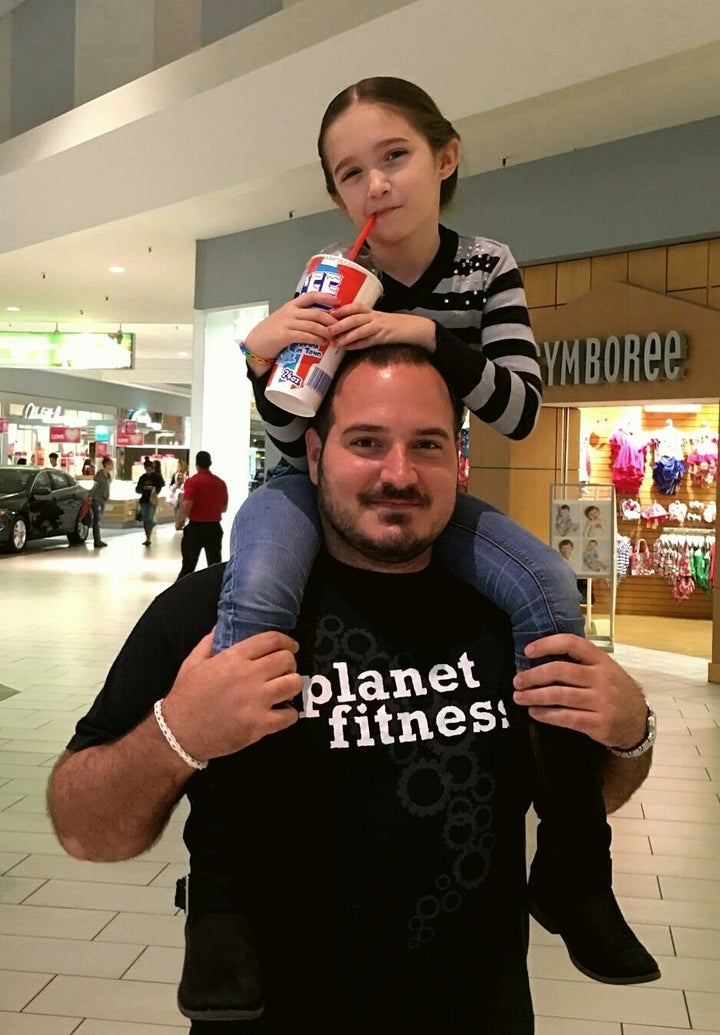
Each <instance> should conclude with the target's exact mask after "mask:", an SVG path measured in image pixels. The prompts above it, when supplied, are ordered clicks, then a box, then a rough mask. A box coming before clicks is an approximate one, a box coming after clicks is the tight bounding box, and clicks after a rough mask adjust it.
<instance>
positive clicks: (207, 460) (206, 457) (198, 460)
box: [195, 449, 212, 471]
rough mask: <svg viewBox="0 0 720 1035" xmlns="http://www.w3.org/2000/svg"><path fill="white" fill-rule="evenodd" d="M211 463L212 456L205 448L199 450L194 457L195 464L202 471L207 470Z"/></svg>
mask: <svg viewBox="0 0 720 1035" xmlns="http://www.w3.org/2000/svg"><path fill="white" fill-rule="evenodd" d="M211 465H212V457H211V456H210V454H209V453H208V451H207V449H201V450H199V451H198V453H197V455H196V457H195V466H196V467H199V468H200V469H201V470H202V471H207V470H208V469H209V468H210V466H211Z"/></svg>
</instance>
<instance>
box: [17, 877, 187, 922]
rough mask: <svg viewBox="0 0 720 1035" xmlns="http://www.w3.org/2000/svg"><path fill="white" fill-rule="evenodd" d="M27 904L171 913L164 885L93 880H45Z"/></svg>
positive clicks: (172, 908) (173, 906)
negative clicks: (105, 882) (150, 886)
mask: <svg viewBox="0 0 720 1035" xmlns="http://www.w3.org/2000/svg"><path fill="white" fill-rule="evenodd" d="M27 904H28V905H30V906H69V907H70V908H73V909H108V910H118V911H120V910H122V912H124V913H165V914H169V915H172V914H174V912H175V909H176V907H175V904H174V903H173V896H172V895H171V894H168V891H167V890H166V889H165V888H146V887H134V886H133V885H129V884H100V883H97V882H94V881H75V880H48V881H45V882H44V883H43V885H42V887H40V888H39V889H38V890H37V891H36V892H34V893H33V894H32V895H31V896H30V898H29V899H28V900H27Z"/></svg>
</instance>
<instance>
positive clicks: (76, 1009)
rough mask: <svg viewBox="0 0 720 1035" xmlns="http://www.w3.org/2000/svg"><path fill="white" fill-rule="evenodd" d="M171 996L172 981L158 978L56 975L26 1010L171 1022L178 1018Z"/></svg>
mask: <svg viewBox="0 0 720 1035" xmlns="http://www.w3.org/2000/svg"><path fill="white" fill-rule="evenodd" d="M175 996H176V990H175V988H174V987H173V986H172V985H168V984H163V983H160V982H153V981H113V980H111V979H110V978H94V977H64V976H63V975H60V976H59V977H56V978H55V979H54V980H53V981H51V982H50V984H49V985H47V986H46V987H45V988H44V989H43V990H42V991H41V992H40V994H39V995H36V996H35V998H34V999H33V1001H32V1003H31V1004H30V1006H29V1008H28V1010H27V1011H26V1012H27V1013H39V1014H60V1015H61V1016H69V1017H95V1018H97V1019H98V1020H106V1021H135V1022H144V1021H149V1022H150V1023H152V1024H167V1025H172V1024H174V1023H175V1021H176V1020H177V1018H178V1012H177V1004H176V1002H175Z"/></svg>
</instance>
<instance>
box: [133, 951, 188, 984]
mask: <svg viewBox="0 0 720 1035" xmlns="http://www.w3.org/2000/svg"><path fill="white" fill-rule="evenodd" d="M183 956H184V952H183V950H182V949H180V948H177V949H171V948H161V947H160V946H155V945H149V946H148V947H147V949H146V950H145V952H143V954H142V956H139V957H138V958H137V960H135V962H134V963H133V965H132V966H131V967H130V969H129V970H128V971H127V973H126V974H124V975H123V977H124V978H125V979H126V980H128V981H132V980H135V981H167V982H169V983H170V984H171V985H172V986H173V987H174V988H177V984H178V981H179V980H180V973H181V971H182V964H183Z"/></svg>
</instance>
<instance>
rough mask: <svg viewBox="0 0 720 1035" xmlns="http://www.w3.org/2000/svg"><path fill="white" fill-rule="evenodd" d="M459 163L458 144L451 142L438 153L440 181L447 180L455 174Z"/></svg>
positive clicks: (454, 141) (455, 141)
mask: <svg viewBox="0 0 720 1035" xmlns="http://www.w3.org/2000/svg"><path fill="white" fill-rule="evenodd" d="M459 161H460V144H459V143H458V141H457V140H454V139H453V140H451V141H449V143H447V144H446V145H445V147H443V149H442V150H441V151H440V179H441V180H447V178H448V177H449V176H452V174H453V173H454V172H455V170H456V169H457V167H458V162H459Z"/></svg>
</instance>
